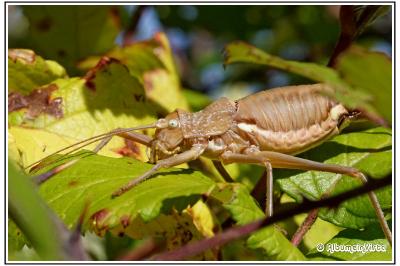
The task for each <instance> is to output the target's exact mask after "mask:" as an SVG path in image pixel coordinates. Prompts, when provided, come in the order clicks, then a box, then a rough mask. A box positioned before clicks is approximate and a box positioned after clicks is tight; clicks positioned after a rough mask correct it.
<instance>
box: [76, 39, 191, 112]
mask: <svg viewBox="0 0 400 266" xmlns="http://www.w3.org/2000/svg"><path fill="white" fill-rule="evenodd" d="M107 56H109V57H111V58H115V59H118V60H120V61H121V62H122V63H123V64H124V65H126V66H127V68H128V69H129V73H130V74H131V75H132V76H134V77H135V78H136V79H137V80H138V81H139V82H140V83H141V84H142V86H143V88H144V90H145V93H146V96H147V98H148V99H150V100H151V101H153V102H154V103H157V104H158V105H159V106H158V108H157V112H159V113H161V114H163V115H166V114H167V113H169V112H172V111H174V110H175V109H176V108H182V109H186V110H187V109H188V104H187V101H186V99H185V97H184V96H183V94H182V92H181V85H180V82H179V75H178V73H177V70H176V67H175V63H174V58H173V55H172V50H171V47H170V44H169V41H168V39H167V36H166V35H165V34H164V33H157V34H156V35H155V36H154V37H153V38H152V39H149V40H146V41H141V42H135V43H133V44H131V45H127V46H124V47H123V48H120V47H116V48H114V49H113V50H111V51H109V52H108V53H107ZM95 61H96V59H95V58H93V57H91V58H88V59H86V60H85V61H82V62H81V63H80V67H81V68H82V69H87V68H88V67H91V66H93V64H94V63H95Z"/></svg>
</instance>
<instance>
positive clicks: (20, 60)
mask: <svg viewBox="0 0 400 266" xmlns="http://www.w3.org/2000/svg"><path fill="white" fill-rule="evenodd" d="M65 77H67V74H66V72H65V69H64V68H63V67H62V66H60V65H59V64H58V63H56V62H54V61H51V60H44V59H43V58H42V57H40V56H38V55H36V54H35V52H34V51H32V50H27V49H9V50H8V92H9V93H10V92H20V93H22V94H28V93H29V92H31V91H32V90H33V89H36V88H37V87H40V86H42V85H45V84H48V83H50V82H52V81H54V80H56V79H58V78H65Z"/></svg>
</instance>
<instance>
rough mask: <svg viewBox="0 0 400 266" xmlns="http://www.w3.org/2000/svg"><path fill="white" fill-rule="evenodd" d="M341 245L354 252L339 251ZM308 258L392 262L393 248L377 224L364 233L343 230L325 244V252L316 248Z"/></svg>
mask: <svg viewBox="0 0 400 266" xmlns="http://www.w3.org/2000/svg"><path fill="white" fill-rule="evenodd" d="M339 245H341V246H342V248H343V249H344V248H347V250H350V248H353V251H350V252H340V251H337V248H338V246H339ZM378 248H379V250H378ZM307 257H308V258H311V259H312V260H329V259H331V260H332V259H333V260H344V261H390V260H392V248H391V247H390V245H389V243H388V242H387V240H386V238H385V236H384V235H383V233H382V230H381V229H380V227H379V225H377V224H375V225H371V226H368V227H367V228H366V229H365V230H363V231H359V230H355V229H346V230H343V231H341V232H340V233H338V234H337V235H336V236H335V237H334V238H332V239H331V240H329V241H328V242H327V243H325V244H324V251H322V252H318V251H317V249H316V248H315V249H313V250H311V251H310V252H309V254H307Z"/></svg>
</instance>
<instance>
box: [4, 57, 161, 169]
mask: <svg viewBox="0 0 400 266" xmlns="http://www.w3.org/2000/svg"><path fill="white" fill-rule="evenodd" d="M50 86H51V88H52V90H51V94H50V97H51V99H60V101H61V102H62V103H61V104H60V105H59V106H58V108H59V110H58V113H61V114H62V116H61V117H60V116H58V117H55V116H54V115H52V113H49V112H46V113H41V112H40V111H41V110H45V109H43V108H42V107H41V106H40V105H39V106H37V105H38V104H41V103H40V102H39V103H37V102H33V106H29V109H27V108H23V109H21V110H16V111H14V112H11V113H10V114H9V123H11V125H15V126H20V127H29V128H35V129H41V130H44V131H45V132H41V133H40V134H39V135H35V136H31V135H30V133H34V132H28V131H25V133H27V134H28V135H24V134H25V133H24V131H18V134H15V135H13V136H12V138H13V139H14V142H16V143H20V145H19V146H18V150H19V154H21V155H22V156H27V157H29V162H32V161H36V160H39V159H41V158H42V157H38V155H39V154H40V153H41V151H42V153H43V155H45V154H48V152H46V149H47V150H48V151H49V150H52V151H54V150H56V148H59V147H60V145H61V144H65V143H71V142H72V141H77V140H82V139H86V138H88V137H92V136H94V135H98V134H101V133H106V132H109V131H111V130H113V129H116V128H119V127H133V126H138V125H143V124H148V123H151V122H153V121H154V120H155V113H154V105H153V104H152V103H151V102H150V101H148V100H147V99H146V97H145V95H144V89H143V87H142V86H141V85H140V84H139V82H138V81H137V80H136V79H135V78H134V77H132V76H131V75H130V74H129V73H128V70H127V69H126V67H125V66H123V65H122V64H120V63H118V62H115V61H113V60H107V59H103V60H102V61H101V62H99V64H98V66H97V67H96V68H94V69H92V70H91V71H90V72H89V73H88V74H87V75H86V76H85V77H84V78H69V79H58V80H56V81H55V82H54V83H52V84H51V85H49V86H48V87H50ZM45 89H46V87H44V88H42V90H45ZM46 103H47V101H46ZM31 108H32V109H33V110H36V111H35V113H34V114H36V115H37V116H36V117H30V116H32V111H31ZM37 110H39V111H37ZM29 114H31V115H29ZM32 118H33V119H32ZM10 133H11V134H14V133H16V132H15V131H13V132H10ZM38 133H39V132H38ZM50 133H51V134H54V136H53V137H51V138H42V137H43V136H44V134H47V135H48V136H50ZM35 138H36V139H39V141H40V143H42V144H40V145H38V144H39V142H35V143H32V140H31V139H35ZM24 139H25V140H27V141H28V142H31V144H35V145H31V144H29V143H27V142H25V141H24ZM56 139H65V141H59V140H56ZM25 144H29V145H25ZM53 144H55V145H53ZM38 146H42V147H39V150H38V149H37V147H38ZM125 146H126V144H125V143H124V142H123V141H122V140H121V139H118V138H113V140H112V141H111V142H110V144H109V145H108V146H106V147H105V148H104V150H105V151H107V150H109V151H113V152H119V151H120V149H122V148H123V147H125ZM92 147H93V146H92ZM133 152H136V153H135V154H134V155H135V156H136V157H138V158H143V156H145V155H144V152H143V148H139V147H138V146H137V147H136V148H135V149H134V151H133ZM28 154H30V155H28ZM26 159H27V158H24V162H26ZM18 161H21V160H19V159H18Z"/></svg>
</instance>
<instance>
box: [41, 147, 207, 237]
mask: <svg viewBox="0 0 400 266" xmlns="http://www.w3.org/2000/svg"><path fill="white" fill-rule="evenodd" d="M88 155H89V156H88ZM77 156H78V158H80V157H83V158H81V159H80V160H79V161H78V162H77V163H76V164H74V165H73V166H71V167H69V168H67V169H65V170H64V171H62V172H60V173H59V174H57V175H55V176H54V177H52V178H51V179H50V180H48V181H46V182H45V183H44V184H42V185H41V187H40V194H41V195H42V196H43V198H44V199H45V200H46V201H47V202H48V204H49V205H50V206H51V207H52V208H53V209H54V211H55V212H56V213H57V214H58V215H59V216H60V217H61V218H62V219H63V220H64V221H65V223H66V224H67V225H68V226H72V225H73V223H74V221H75V220H76V218H77V217H78V216H79V214H80V212H81V210H82V208H83V206H84V204H85V202H88V203H89V204H90V207H89V211H88V216H87V217H88V218H87V219H86V223H85V228H90V229H91V230H94V231H96V232H97V233H99V234H102V233H104V232H105V231H107V230H113V229H115V228H117V227H118V226H122V225H123V226H125V227H127V224H131V223H132V222H133V221H134V220H135V219H136V218H139V217H140V218H141V219H142V220H143V221H144V222H148V221H150V220H152V219H154V218H155V217H157V216H158V215H159V214H160V213H161V211H162V209H163V208H165V211H167V212H168V211H169V210H170V209H171V208H172V206H177V205H176V202H175V201H173V199H175V198H180V202H182V201H183V203H181V205H183V206H185V207H186V206H187V204H185V202H186V203H188V202H193V198H190V196H193V195H197V199H198V196H199V195H201V194H203V193H207V192H208V191H209V190H210V189H212V188H213V186H214V185H215V184H214V182H213V181H212V180H211V179H209V178H207V177H205V176H203V175H202V174H200V173H199V172H193V171H192V170H183V169H178V168H171V169H168V170H162V171H160V172H159V173H157V174H156V175H154V178H151V179H150V180H148V181H146V182H143V183H141V184H139V185H137V186H136V187H134V188H133V189H131V190H130V191H128V192H126V193H125V194H123V195H121V196H119V197H116V198H112V197H111V194H112V193H113V192H114V191H116V190H117V189H118V188H120V187H121V186H122V185H124V184H126V183H127V182H128V181H130V180H132V179H134V178H135V177H138V176H140V175H141V174H143V173H144V172H145V171H147V170H149V169H150V168H151V167H152V165H150V164H146V163H143V162H140V161H137V160H134V159H132V158H126V157H125V158H110V157H104V156H100V155H95V154H93V153H87V152H84V153H79V154H76V155H73V156H69V158H68V159H71V158H76V157H77ZM62 162H63V161H58V162H57V163H58V164H61V163H62ZM110 166H112V167H110ZM50 167H54V165H52V166H50ZM168 200H172V201H171V202H168ZM178 202H179V201H178ZM181 205H179V206H181ZM89 217H90V218H89ZM124 217H125V218H124ZM124 219H125V220H124ZM132 230H134V231H136V232H137V234H140V228H132Z"/></svg>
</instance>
